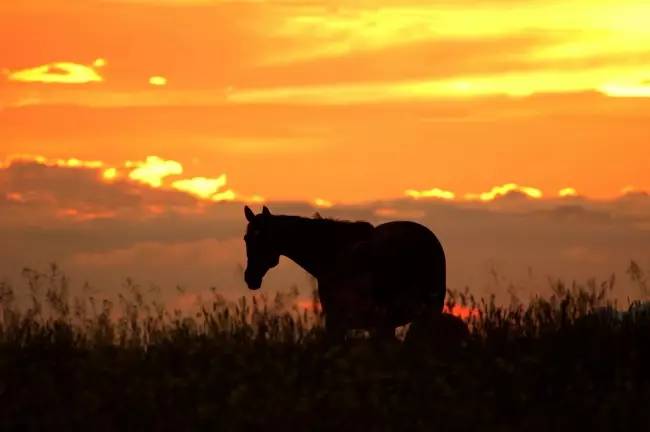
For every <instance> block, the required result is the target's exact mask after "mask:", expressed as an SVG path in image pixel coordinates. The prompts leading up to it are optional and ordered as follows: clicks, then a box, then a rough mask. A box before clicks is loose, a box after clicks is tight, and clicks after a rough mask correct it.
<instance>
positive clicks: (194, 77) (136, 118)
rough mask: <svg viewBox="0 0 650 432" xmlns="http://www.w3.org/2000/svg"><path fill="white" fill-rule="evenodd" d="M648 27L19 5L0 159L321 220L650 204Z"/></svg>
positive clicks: (189, 3) (624, 8) (230, 5)
mask: <svg viewBox="0 0 650 432" xmlns="http://www.w3.org/2000/svg"><path fill="white" fill-rule="evenodd" d="M82 3H83V4H82ZM99 6H101V7H99ZM648 16H650V4H649V3H648V2H647V1H641V0H623V1H618V0H617V1H614V0H577V1H573V2H557V1H556V2H540V1H536V0H524V1H521V2H515V3H513V2H476V1H466V0H460V1H458V2H443V3H436V4H433V3H431V2H424V1H419V0H416V1H402V0H397V1H394V0H391V1H386V2H383V3H382V2H381V1H377V2H358V1H343V2H338V3H336V5H332V3H331V2H329V1H325V0H323V1H319V0H316V1H313V2H312V1H310V2H295V3H294V2H288V3H287V2H274V1H268V2H212V1H203V0H147V1H139V0H119V1H117V0H115V1H100V0H88V1H87V2H70V1H68V0H44V1H43V0H24V1H21V2H3V3H2V4H0V52H2V53H3V55H2V56H1V58H0V142H2V147H0V158H7V157H9V156H10V155H12V154H20V153H27V154H42V155H43V156H44V157H47V159H48V161H51V160H61V161H66V162H65V163H66V164H67V163H69V161H70V160H71V159H70V158H72V157H77V158H80V159H84V160H90V161H92V160H101V161H103V163H104V164H105V167H104V171H103V174H102V175H103V177H104V179H105V180H107V181H113V180H116V179H118V178H120V177H121V176H123V175H124V176H126V177H128V178H130V179H131V180H133V181H139V182H142V183H145V184H148V185H150V186H152V187H162V186H165V185H167V186H168V187H171V188H176V189H177V190H181V191H183V192H187V193H190V194H192V195H194V196H196V197H198V198H201V199H210V200H215V201H222V200H232V199H246V200H248V201H250V202H253V201H261V200H263V198H261V196H258V195H256V194H262V195H263V196H264V197H265V198H266V199H268V200H286V199H292V200H305V201H308V202H311V203H312V204H313V205H315V206H318V207H329V206H331V205H332V204H333V203H349V202H359V201H372V200H379V199H388V198H395V197H400V196H404V194H406V195H407V196H408V197H411V198H414V199H443V200H452V199H455V200H458V199H464V200H478V201H491V200H494V199H497V198H499V197H501V196H503V195H504V194H508V193H512V192H519V193H521V194H524V195H526V196H528V197H529V198H531V199H539V198H542V197H543V196H545V195H544V194H546V195H548V194H550V195H551V196H558V195H559V196H562V197H569V196H574V195H575V194H576V192H575V191H576V190H579V191H580V193H581V195H582V194H584V195H585V196H590V197H597V198H605V197H612V196H616V195H618V194H619V193H620V191H621V189H623V188H624V187H626V186H627V185H631V184H633V185H636V186H635V187H636V188H637V189H640V190H646V189H650V171H648V170H647V165H648V161H649V160H650V151H649V150H648V142H650V128H648V127H647V124H648V123H649V122H650V118H649V116H650V114H649V113H650V70H649V69H648V67H647V65H648V48H647V47H648V46H650V27H648V25H647V17H648ZM17 35H19V36H20V39H21V42H20V44H18V43H17V42H16V41H17V38H16V36H17ZM150 155H159V159H156V160H154V159H150V158H151V156H150ZM124 161H140V162H132V163H131V165H128V164H127V166H124ZM70 166H72V165H70ZM221 173H228V180H229V181H231V182H232V183H233V184H234V185H235V187H236V190H237V192H236V193H235V192H234V191H233V190H231V189H228V188H225V187H224V186H223V185H222V184H221V183H222V182H221V181H220V178H221V177H219V176H220V175H221ZM178 176H182V178H180V177H178ZM166 181H168V184H166ZM494 185H501V186H496V187H495V186H494ZM522 185H526V186H522ZM167 186H165V187H167ZM222 187H224V189H223V190H222ZM240 191H241V192H240ZM242 194H243V195H242ZM244 197H248V198H244ZM323 197H326V198H327V199H325V198H323ZM459 197H461V198H459Z"/></svg>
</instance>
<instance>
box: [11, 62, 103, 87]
mask: <svg viewBox="0 0 650 432" xmlns="http://www.w3.org/2000/svg"><path fill="white" fill-rule="evenodd" d="M105 64H106V63H105V61H103V60H102V59H97V60H95V63H94V64H93V65H92V66H87V65H83V64H78V63H70V62H55V63H50V64H46V65H42V66H37V67H33V68H29V69H21V70H16V71H9V74H8V78H9V80H10V81H19V82H37V83H46V84H88V83H92V82H101V81H103V78H102V76H101V75H99V73H98V71H97V69H98V68H99V67H102V66H103V65H105Z"/></svg>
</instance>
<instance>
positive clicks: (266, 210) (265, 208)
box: [262, 206, 271, 216]
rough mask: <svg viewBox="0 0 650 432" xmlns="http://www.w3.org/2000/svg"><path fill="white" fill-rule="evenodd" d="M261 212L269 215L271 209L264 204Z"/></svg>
mask: <svg viewBox="0 0 650 432" xmlns="http://www.w3.org/2000/svg"><path fill="white" fill-rule="evenodd" d="M262 214H263V215H264V216H271V211H270V210H269V209H268V208H267V207H266V206H264V207H263V208H262Z"/></svg>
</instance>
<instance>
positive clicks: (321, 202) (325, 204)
mask: <svg viewBox="0 0 650 432" xmlns="http://www.w3.org/2000/svg"><path fill="white" fill-rule="evenodd" d="M313 202H314V205H315V206H316V207H321V208H330V207H332V206H334V203H333V202H332V201H329V200H326V199H323V198H316V199H315V200H314V201H313Z"/></svg>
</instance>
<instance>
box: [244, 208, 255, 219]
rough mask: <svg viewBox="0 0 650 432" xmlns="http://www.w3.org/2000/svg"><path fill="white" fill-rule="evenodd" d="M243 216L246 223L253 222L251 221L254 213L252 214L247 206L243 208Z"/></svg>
mask: <svg viewBox="0 0 650 432" xmlns="http://www.w3.org/2000/svg"><path fill="white" fill-rule="evenodd" d="M244 214H245V215H246V220H247V221H248V222H253V219H254V218H255V213H253V210H251V209H250V208H249V207H248V206H245V207H244Z"/></svg>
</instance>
